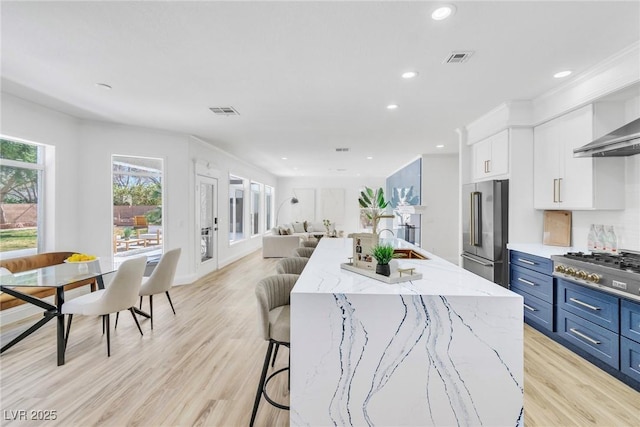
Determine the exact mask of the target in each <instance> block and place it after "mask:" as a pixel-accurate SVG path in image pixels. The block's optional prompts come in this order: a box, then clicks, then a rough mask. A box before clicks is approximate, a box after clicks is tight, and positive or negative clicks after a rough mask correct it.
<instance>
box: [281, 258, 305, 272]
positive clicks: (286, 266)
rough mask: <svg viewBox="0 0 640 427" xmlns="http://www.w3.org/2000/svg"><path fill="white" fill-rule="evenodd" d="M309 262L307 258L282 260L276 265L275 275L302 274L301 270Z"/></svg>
mask: <svg viewBox="0 0 640 427" xmlns="http://www.w3.org/2000/svg"><path fill="white" fill-rule="evenodd" d="M308 262H309V258H302V257H294V258H282V259H281V260H278V262H277V263H276V273H278V274H302V270H304V267H305V266H306V265H307V263H308Z"/></svg>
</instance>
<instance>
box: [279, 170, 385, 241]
mask: <svg viewBox="0 0 640 427" xmlns="http://www.w3.org/2000/svg"><path fill="white" fill-rule="evenodd" d="M385 180H386V178H385V177H295V178H278V186H277V190H276V209H278V206H280V204H281V203H282V202H283V201H285V200H286V199H288V198H289V197H291V196H293V195H294V193H293V190H294V189H297V188H304V189H314V190H315V209H314V210H315V217H314V218H307V220H310V221H312V222H322V220H323V219H325V218H322V211H321V202H322V200H321V199H320V195H321V190H322V189H323V188H325V189H330V188H342V189H344V190H345V204H344V218H343V219H333V218H327V219H330V220H332V221H335V222H336V226H335V227H336V230H344V232H345V234H348V233H354V232H359V231H362V230H361V229H360V207H359V205H358V197H359V196H360V190H361V189H362V188H363V187H370V188H379V187H382V188H385ZM296 219H301V218H294V217H293V210H292V206H291V205H290V204H289V203H285V204H284V205H283V206H282V209H281V210H280V218H279V222H280V224H285V223H288V222H292V221H294V220H296Z"/></svg>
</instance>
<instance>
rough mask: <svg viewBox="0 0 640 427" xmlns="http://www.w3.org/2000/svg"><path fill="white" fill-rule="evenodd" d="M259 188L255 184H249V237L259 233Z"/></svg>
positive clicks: (258, 185) (259, 185)
mask: <svg viewBox="0 0 640 427" xmlns="http://www.w3.org/2000/svg"><path fill="white" fill-rule="evenodd" d="M260 187H262V185H261V184H258V183H257V182H252V183H251V235H252V236H255V235H256V234H258V233H259V232H260Z"/></svg>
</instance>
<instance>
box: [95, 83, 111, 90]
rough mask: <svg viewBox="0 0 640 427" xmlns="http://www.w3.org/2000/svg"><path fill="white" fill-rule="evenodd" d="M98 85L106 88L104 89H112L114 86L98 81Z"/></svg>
mask: <svg viewBox="0 0 640 427" xmlns="http://www.w3.org/2000/svg"><path fill="white" fill-rule="evenodd" d="M96 86H98V87H99V88H100V89H104V90H111V89H112V87H111V86H110V85H108V84H106V83H96Z"/></svg>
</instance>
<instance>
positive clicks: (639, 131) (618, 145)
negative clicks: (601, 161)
mask: <svg viewBox="0 0 640 427" xmlns="http://www.w3.org/2000/svg"><path fill="white" fill-rule="evenodd" d="M634 154H640V119H636V120H634V121H632V122H631V123H627V124H626V125H624V126H622V127H621V128H618V129H616V130H614V131H613V132H610V133H608V134H606V135H605V136H602V137H600V138H598V139H596V140H595V141H593V142H590V143H589V144H587V145H585V146H583V147H580V148H576V149H575V150H573V157H624V156H633V155H634Z"/></svg>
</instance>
